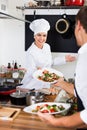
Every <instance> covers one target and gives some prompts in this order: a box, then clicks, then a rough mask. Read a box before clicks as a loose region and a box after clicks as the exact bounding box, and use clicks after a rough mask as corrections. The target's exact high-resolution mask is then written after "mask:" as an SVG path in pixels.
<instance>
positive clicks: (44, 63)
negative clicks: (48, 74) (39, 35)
mask: <svg viewBox="0 0 87 130" xmlns="http://www.w3.org/2000/svg"><path fill="white" fill-rule="evenodd" d="M26 55H27V57H26V61H27V72H26V74H25V76H24V78H23V80H22V83H23V85H22V86H21V87H23V88H28V89H32V88H35V89H41V88H49V87H50V83H46V82H42V81H39V80H37V79H34V78H33V73H34V72H35V71H36V70H37V68H43V67H51V66H52V65H60V64H64V63H66V61H65V57H62V58H61V57H57V58H55V59H54V61H53V60H52V55H51V49H50V46H49V44H47V43H45V44H44V46H43V48H42V49H40V48H38V47H37V46H36V45H35V44H34V43H32V45H31V46H30V47H29V48H28V50H27V52H26Z"/></svg>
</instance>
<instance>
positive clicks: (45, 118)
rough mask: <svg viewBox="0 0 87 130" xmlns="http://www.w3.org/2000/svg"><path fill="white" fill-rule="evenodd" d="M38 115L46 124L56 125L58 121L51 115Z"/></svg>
mask: <svg viewBox="0 0 87 130" xmlns="http://www.w3.org/2000/svg"><path fill="white" fill-rule="evenodd" d="M37 114H38V116H39V118H40V119H41V120H42V121H44V122H45V123H46V124H50V125H54V122H55V120H56V119H55V118H54V116H52V115H51V114H48V113H41V112H38V113H37Z"/></svg>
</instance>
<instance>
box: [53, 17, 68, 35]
mask: <svg viewBox="0 0 87 130" xmlns="http://www.w3.org/2000/svg"><path fill="white" fill-rule="evenodd" d="M69 27H70V21H69V19H68V18H67V15H66V14H63V15H62V18H60V19H58V21H57V22H56V24H55V28H56V31H57V32H58V33H59V34H65V33H67V32H68V30H69Z"/></svg>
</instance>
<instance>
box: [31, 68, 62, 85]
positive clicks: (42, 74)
mask: <svg viewBox="0 0 87 130" xmlns="http://www.w3.org/2000/svg"><path fill="white" fill-rule="evenodd" d="M33 77H34V78H35V79H38V80H41V81H43V82H49V83H55V82H56V81H57V80H58V79H59V78H60V77H63V74H62V73H61V72H60V71H57V70H55V69H52V68H43V69H41V70H37V71H36V72H35V73H34V74H33Z"/></svg>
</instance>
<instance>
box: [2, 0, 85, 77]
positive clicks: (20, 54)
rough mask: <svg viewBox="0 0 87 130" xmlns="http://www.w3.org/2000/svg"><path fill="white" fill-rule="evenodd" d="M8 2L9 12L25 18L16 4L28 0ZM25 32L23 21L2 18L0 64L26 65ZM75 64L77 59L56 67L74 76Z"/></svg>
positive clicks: (54, 54)
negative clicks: (14, 63)
mask: <svg viewBox="0 0 87 130" xmlns="http://www.w3.org/2000/svg"><path fill="white" fill-rule="evenodd" d="M2 1H4V0H2ZM5 1H6V0H5ZM7 2H8V3H7V6H8V10H7V13H9V14H10V15H13V16H16V17H18V18H21V19H24V14H23V12H22V11H21V10H18V9H16V6H22V5H24V3H25V2H28V0H7ZM86 3H87V2H86ZM24 34H25V28H24V23H23V22H21V21H18V20H14V19H11V18H9V19H6V18H3V19H1V18H0V65H6V66H7V64H8V62H11V63H12V61H13V60H15V61H17V62H18V64H21V65H22V67H26V64H25V42H24V41H25V38H24ZM52 55H53V57H55V56H61V55H65V53H52ZM74 55H77V54H74ZM75 66H76V61H75V62H72V63H67V64H66V65H62V66H59V67H55V68H56V69H58V70H60V71H61V72H63V73H64V76H65V77H66V78H72V77H73V76H74V70H75Z"/></svg>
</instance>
